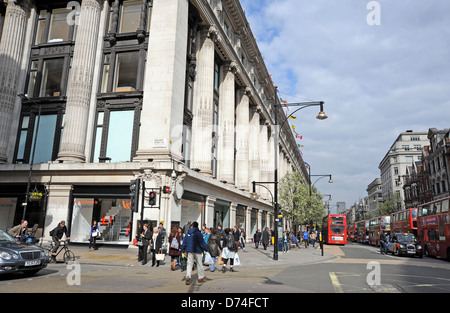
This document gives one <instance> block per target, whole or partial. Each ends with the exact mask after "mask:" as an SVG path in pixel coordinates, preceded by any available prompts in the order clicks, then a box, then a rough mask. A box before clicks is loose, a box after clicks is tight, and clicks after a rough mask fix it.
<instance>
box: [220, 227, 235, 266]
mask: <svg viewBox="0 0 450 313" xmlns="http://www.w3.org/2000/svg"><path fill="white" fill-rule="evenodd" d="M237 251H238V246H237V241H236V240H235V238H234V236H233V232H232V230H231V229H229V228H227V229H225V234H224V239H223V250H222V259H223V267H222V272H223V273H225V271H226V270H227V263H228V260H230V272H234V269H233V265H234V257H235V255H236V252H237Z"/></svg>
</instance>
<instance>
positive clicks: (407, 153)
mask: <svg viewBox="0 0 450 313" xmlns="http://www.w3.org/2000/svg"><path fill="white" fill-rule="evenodd" d="M427 144H428V138H427V133H426V132H414V131H412V130H407V131H406V132H402V133H400V135H398V137H397V139H396V140H395V141H394V143H393V144H392V146H391V148H390V149H389V151H388V152H387V153H386V155H385V156H384V158H383V160H382V161H381V162H380V164H379V166H378V168H379V170H380V174H381V192H382V195H383V201H384V200H386V199H389V198H390V197H391V196H396V197H399V199H401V201H399V202H398V205H399V209H401V208H403V207H404V205H403V201H404V194H403V187H402V176H404V175H406V168H407V167H408V166H411V165H412V164H413V162H415V161H420V160H421V158H422V149H423V147H424V146H426V145H427Z"/></svg>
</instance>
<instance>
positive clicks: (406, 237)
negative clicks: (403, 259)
mask: <svg viewBox="0 0 450 313" xmlns="http://www.w3.org/2000/svg"><path fill="white" fill-rule="evenodd" d="M397 240H398V241H406V242H414V241H416V237H414V235H413V234H399V235H397Z"/></svg>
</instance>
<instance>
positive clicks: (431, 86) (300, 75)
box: [241, 0, 450, 208]
mask: <svg viewBox="0 0 450 313" xmlns="http://www.w3.org/2000/svg"><path fill="white" fill-rule="evenodd" d="M369 2H370V1H369V0H339V1H335V0H314V1H311V0H273V1H266V0H241V5H242V7H243V8H244V10H245V14H246V17H247V19H248V21H249V24H250V27H251V29H252V32H253V34H254V36H255V37H256V41H257V43H258V46H259V49H260V50H261V53H262V55H263V57H264V61H265V63H266V67H267V69H268V71H269V73H271V74H272V77H273V81H274V84H276V85H278V90H279V91H280V95H281V97H282V98H283V99H286V100H288V102H301V101H310V100H314V101H318V100H322V101H325V111H326V112H327V114H328V116H329V118H328V119H327V120H325V121H319V120H316V119H315V116H316V114H317V112H316V110H315V108H308V109H304V110H302V111H299V113H298V114H297V120H295V121H294V122H293V124H294V125H296V131H297V132H298V133H299V134H300V135H303V140H298V142H299V143H300V144H302V145H304V147H303V148H302V152H303V157H304V160H305V161H306V162H308V163H309V164H310V165H311V174H313V175H318V174H332V175H333V180H334V183H333V184H328V183H327V180H326V179H323V180H320V181H318V182H317V184H316V187H318V188H319V190H320V192H321V193H322V194H331V195H332V197H333V201H332V203H333V204H335V203H336V202H337V201H345V202H346V204H347V208H348V207H349V206H350V205H351V204H353V203H354V202H355V201H358V200H359V198H362V197H364V196H366V195H367V192H366V188H367V185H368V184H369V183H371V182H372V181H373V180H374V179H375V178H377V177H379V176H380V172H379V169H378V165H379V163H380V162H381V159H382V158H383V157H384V155H385V154H386V152H387V151H388V149H389V148H390V146H391V145H392V143H393V142H394V140H395V139H396V138H397V136H398V134H399V133H400V132H402V131H406V130H410V129H411V130H414V131H425V132H427V131H428V129H429V128H431V127H434V128H438V129H443V128H450V19H449V18H448V14H449V13H450V1H446V0H428V1H423V0H379V1H376V3H378V4H379V8H380V10H379V11H374V10H373V8H372V7H370V8H369V9H368V7H367V4H368V3H369ZM378 12H379V14H378V15H377V17H379V18H380V25H369V23H368V21H367V17H368V15H369V14H372V13H378ZM291 122H292V121H291Z"/></svg>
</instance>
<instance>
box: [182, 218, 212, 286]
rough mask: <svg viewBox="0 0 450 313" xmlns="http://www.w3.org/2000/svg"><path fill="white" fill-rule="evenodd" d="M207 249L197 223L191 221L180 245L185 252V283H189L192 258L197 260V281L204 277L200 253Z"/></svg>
mask: <svg viewBox="0 0 450 313" xmlns="http://www.w3.org/2000/svg"><path fill="white" fill-rule="evenodd" d="M203 251H208V247H207V246H206V243H205V240H204V239H203V236H202V233H201V232H200V230H199V229H198V223H197V222H193V223H192V227H191V228H190V229H189V230H188V232H187V234H186V235H185V237H184V240H183V244H182V245H181V252H182V253H187V271H186V280H185V283H186V285H189V284H190V283H191V275H192V267H193V266H194V260H196V261H197V271H198V279H197V281H198V282H199V283H201V282H203V281H204V280H205V279H206V276H205V272H204V268H203V264H202V253H203Z"/></svg>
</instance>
